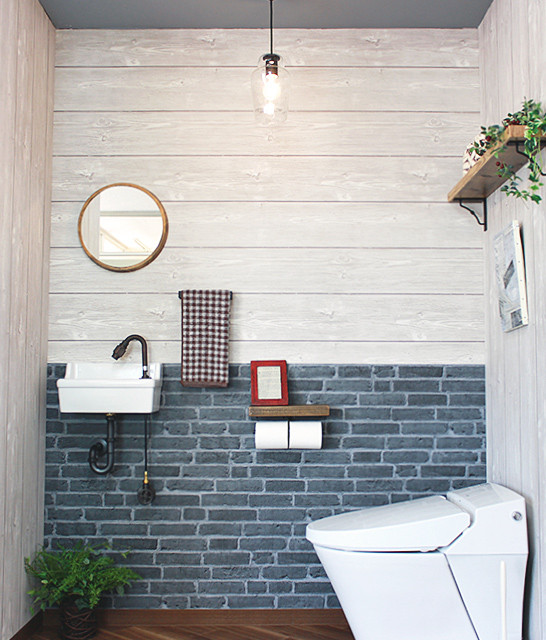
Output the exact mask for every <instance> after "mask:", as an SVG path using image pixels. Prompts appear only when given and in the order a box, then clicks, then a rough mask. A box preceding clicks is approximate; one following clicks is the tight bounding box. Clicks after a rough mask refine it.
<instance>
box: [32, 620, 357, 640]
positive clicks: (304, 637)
mask: <svg viewBox="0 0 546 640" xmlns="http://www.w3.org/2000/svg"><path fill="white" fill-rule="evenodd" d="M57 638H58V635H57V633H56V631H55V630H50V629H48V630H45V631H42V632H39V633H36V634H34V635H33V636H31V640H57ZM95 640H353V635H352V633H351V631H350V629H349V627H348V626H347V625H346V624H342V623H340V624H291V625H289V624H286V625H283V624H260V625H233V624H230V625H216V624H214V625H185V626H180V625H176V626H162V625H158V626H155V625H154V626H145V625H138V626H119V627H118V626H115V627H110V628H104V629H101V631H100V632H99V633H98V634H97V635H96V636H95Z"/></svg>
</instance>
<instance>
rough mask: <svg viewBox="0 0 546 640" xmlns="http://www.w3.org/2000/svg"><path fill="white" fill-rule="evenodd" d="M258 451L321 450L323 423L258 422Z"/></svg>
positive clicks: (256, 428)
mask: <svg viewBox="0 0 546 640" xmlns="http://www.w3.org/2000/svg"><path fill="white" fill-rule="evenodd" d="M255 446H256V449H321V448H322V422H320V421H308V420H298V421H295V422H288V421H267V422H256V424H255Z"/></svg>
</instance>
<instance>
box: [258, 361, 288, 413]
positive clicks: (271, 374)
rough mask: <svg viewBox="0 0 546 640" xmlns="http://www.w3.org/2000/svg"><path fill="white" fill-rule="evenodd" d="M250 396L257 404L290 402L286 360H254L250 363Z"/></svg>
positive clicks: (272, 404) (269, 404) (271, 404)
mask: <svg viewBox="0 0 546 640" xmlns="http://www.w3.org/2000/svg"><path fill="white" fill-rule="evenodd" d="M250 396H251V404H253V405H255V406H274V405H287V404H288V376H287V367H286V360H253V361H252V362H251V363H250Z"/></svg>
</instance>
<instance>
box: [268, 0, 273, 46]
mask: <svg viewBox="0 0 546 640" xmlns="http://www.w3.org/2000/svg"><path fill="white" fill-rule="evenodd" d="M269 54H270V55H272V54H273V0H269Z"/></svg>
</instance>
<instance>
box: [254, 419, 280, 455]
mask: <svg viewBox="0 0 546 640" xmlns="http://www.w3.org/2000/svg"><path fill="white" fill-rule="evenodd" d="M254 441H255V445H256V449H288V422H285V421H276V420H275V421H269V422H257V423H256V428H255V431H254Z"/></svg>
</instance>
